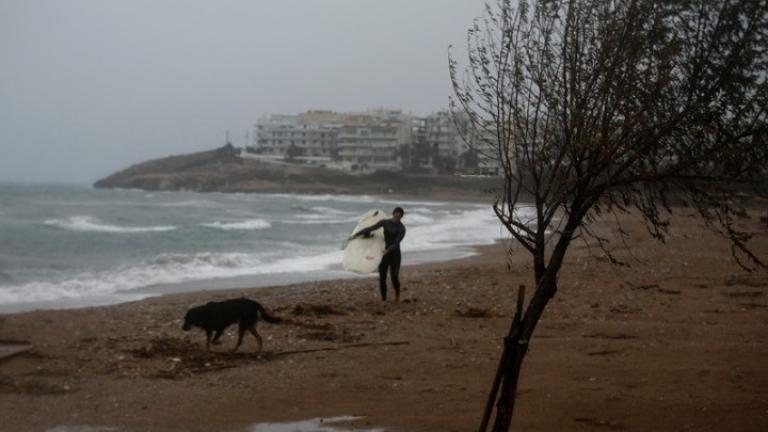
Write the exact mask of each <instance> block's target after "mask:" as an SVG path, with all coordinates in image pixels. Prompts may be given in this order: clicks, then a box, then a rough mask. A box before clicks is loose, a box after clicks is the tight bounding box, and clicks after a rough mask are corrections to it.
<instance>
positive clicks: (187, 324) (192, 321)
mask: <svg viewBox="0 0 768 432" xmlns="http://www.w3.org/2000/svg"><path fill="white" fill-rule="evenodd" d="M197 315H198V314H197V308H192V309H190V310H188V311H187V314H186V315H184V324H183V325H182V326H181V328H182V330H184V331H189V330H191V329H192V326H195V325H197V323H198V321H199V320H198V319H197V318H196V316H197Z"/></svg>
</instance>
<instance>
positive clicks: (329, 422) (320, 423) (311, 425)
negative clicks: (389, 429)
mask: <svg viewBox="0 0 768 432" xmlns="http://www.w3.org/2000/svg"><path fill="white" fill-rule="evenodd" d="M360 418H362V417H353V416H340V417H330V418H315V419H310V420H304V421H299V422H290V423H259V424H256V425H254V426H253V427H252V428H251V429H249V430H248V431H249V432H384V431H385V429H382V428H374V429H348V428H343V427H341V426H339V425H338V423H343V422H350V421H353V420H359V419H360Z"/></svg>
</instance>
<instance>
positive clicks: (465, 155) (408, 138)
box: [247, 109, 494, 173]
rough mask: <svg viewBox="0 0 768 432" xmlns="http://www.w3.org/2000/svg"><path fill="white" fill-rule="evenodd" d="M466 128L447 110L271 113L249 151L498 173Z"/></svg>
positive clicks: (356, 164)
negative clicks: (421, 113)
mask: <svg viewBox="0 0 768 432" xmlns="http://www.w3.org/2000/svg"><path fill="white" fill-rule="evenodd" d="M457 123H458V127H457ZM460 127H462V123H461V122H457V121H456V119H455V118H454V116H453V114H451V113H449V112H446V111H441V112H437V113H434V114H431V115H429V116H426V117H416V116H413V115H411V114H406V113H403V112H402V111H401V110H384V109H378V110H369V111H365V112H359V113H337V112H334V111H319V110H317V111H307V112H305V113H301V114H297V115H270V116H267V117H262V118H260V119H259V120H258V122H257V123H256V126H255V134H254V148H253V149H249V152H248V153H247V155H248V157H257V158H265V159H277V160H284V159H287V160H298V161H302V162H311V163H321V164H323V165H325V166H327V167H330V168H338V169H344V170H348V171H356V172H371V171H376V170H389V171H399V170H402V169H416V168H422V169H423V168H426V169H434V168H437V169H439V170H441V171H447V172H453V171H456V170H458V171H467V172H487V173H492V172H494V161H493V160H491V159H489V158H488V157H483V156H482V155H481V153H483V152H477V151H476V150H477V148H476V145H470V144H468V143H467V142H466V141H465V138H466V137H464V136H462V134H461V133H460V130H459V129H458V128H460ZM253 153H255V155H254V154H253ZM485 153H487V152H485Z"/></svg>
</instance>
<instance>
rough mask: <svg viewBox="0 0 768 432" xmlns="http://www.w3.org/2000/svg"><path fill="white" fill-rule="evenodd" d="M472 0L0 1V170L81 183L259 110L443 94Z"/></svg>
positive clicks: (415, 106) (417, 109)
mask: <svg viewBox="0 0 768 432" xmlns="http://www.w3.org/2000/svg"><path fill="white" fill-rule="evenodd" d="M483 4H484V1H483V0H469V1H468V0H430V1H426V0H424V1H419V2H412V1H411V2H408V1H404V0H397V1H388V2H380V1H374V0H356V1H352V0H317V1H311V2H309V1H299V0H280V1H278V0H268V1H267V0H265V1H259V2H248V1H225V2H203V1H199V0H197V1H183V2H182V1H162V2H156V1H154V2H153V1H147V0H143V1H133V2H118V1H104V0H89V1H86V0H78V1H69V2H57V1H53V0H48V1H36V2H24V1H21V0H18V1H6V2H3V3H0V50H1V51H2V54H3V55H2V57H0V151H1V152H2V157H1V158H0V181H18V182H66V183H81V184H83V183H91V182H93V181H95V180H97V179H98V178H100V177H103V176H105V175H107V174H109V173H111V172H114V171H116V170H118V169H122V168H124V167H126V166H128V165H130V164H133V163H137V162H140V161H143V160H146V159H152V158H158V157H164V156H168V155H171V154H181V153H187V152H194V151H200V150H206V149H212V148H214V147H218V146H221V145H222V144H223V143H224V134H225V131H229V132H230V139H231V141H232V142H233V143H234V144H235V145H243V143H244V142H245V134H246V132H247V131H250V130H251V127H252V125H253V123H254V122H255V121H256V119H257V118H258V117H260V116H262V115H266V114H271V113H298V112H301V111H304V110H307V109H331V110H335V111H352V110H364V109H368V108H379V107H383V108H400V109H403V110H405V111H406V112H408V111H410V112H414V113H417V114H427V113H430V112H433V111H436V110H439V109H444V108H446V107H447V104H448V96H449V95H450V92H451V89H450V82H449V77H448V46H449V45H453V46H454V51H453V53H454V54H455V55H456V56H457V57H460V58H461V57H463V56H464V55H465V52H466V50H465V39H466V30H467V29H468V28H469V27H470V25H471V24H472V20H473V19H474V18H476V17H477V16H479V15H480V14H481V13H482V10H483Z"/></svg>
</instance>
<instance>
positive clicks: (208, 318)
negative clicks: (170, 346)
mask: <svg viewBox="0 0 768 432" xmlns="http://www.w3.org/2000/svg"><path fill="white" fill-rule="evenodd" d="M259 317H261V318H263V319H264V321H266V322H268V323H271V324H277V323H279V322H281V321H282V320H281V319H280V318H277V317H273V316H271V315H269V314H268V313H267V311H266V310H264V307H263V306H262V305H260V304H259V303H257V302H255V301H253V300H248V299H247V298H239V299H234V300H226V301H222V302H209V303H206V304H204V305H202V306H197V307H193V308H192V309H190V310H189V311H187V314H186V315H185V316H184V325H183V326H182V327H181V328H183V329H184V330H189V329H191V328H192V327H199V328H201V329H203V330H205V349H206V350H208V351H210V349H211V342H213V344H214V345H218V344H220V343H221V342H219V338H220V337H221V334H222V333H223V332H224V329H226V328H227V327H229V326H230V325H232V324H234V323H237V345H236V346H235V348H233V349H232V351H237V349H238V348H240V345H241V344H242V343H243V335H244V334H245V332H246V330H247V331H249V332H251V334H252V335H253V336H254V337H255V338H256V341H257V342H258V343H259V350H258V352H261V346H262V341H261V336H259V333H258V332H257V331H256V322H257V321H258V320H259ZM211 334H213V339H211Z"/></svg>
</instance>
